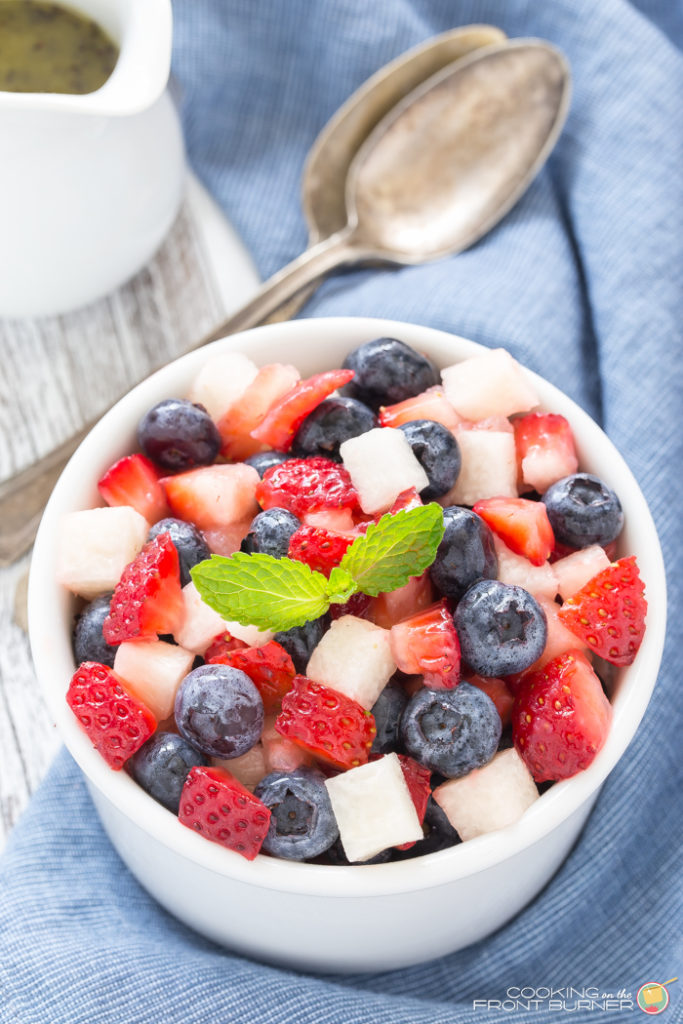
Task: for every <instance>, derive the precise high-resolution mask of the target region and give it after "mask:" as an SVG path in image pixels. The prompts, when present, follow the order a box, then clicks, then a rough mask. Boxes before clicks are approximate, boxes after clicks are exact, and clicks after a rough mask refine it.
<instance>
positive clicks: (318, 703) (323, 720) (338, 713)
mask: <svg viewBox="0 0 683 1024" xmlns="http://www.w3.org/2000/svg"><path fill="white" fill-rule="evenodd" d="M275 728H276V729H277V731H278V732H279V733H280V735H281V736H284V737H285V738H286V739H290V740H294V742H295V743H298V744H299V745H300V746H301V747H303V749H304V750H307V751H308V752H309V753H311V754H312V755H313V756H314V757H315V758H317V759H318V760H319V761H323V762H324V763H326V764H331V765H332V766H333V767H334V768H341V769H342V770H346V769H347V768H356V767H357V766H358V765H360V764H366V763H367V760H368V754H369V752H370V747H371V746H372V741H373V739H374V738H375V734H376V732H377V730H376V729H375V720H374V718H373V717H372V715H371V714H370V712H369V711H366V710H365V708H364V707H361V705H360V704H359V703H358V702H357V701H355V700H352V699H351V698H350V697H347V696H346V695H345V694H343V693H338V692H337V690H332V689H331V688H330V687H329V686H323V685H322V684H321V683H314V682H313V681H312V680H311V679H307V678H306V676H296V678H295V680H294V685H293V686H292V689H291V690H290V691H289V693H286V694H285V696H284V697H283V700H282V711H281V712H280V714H279V715H278V716H277V718H276V720H275Z"/></svg>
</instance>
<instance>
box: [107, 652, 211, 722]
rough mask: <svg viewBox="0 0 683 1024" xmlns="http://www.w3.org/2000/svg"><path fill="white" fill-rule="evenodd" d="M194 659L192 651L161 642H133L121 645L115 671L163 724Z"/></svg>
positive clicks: (171, 709)
mask: <svg viewBox="0 0 683 1024" xmlns="http://www.w3.org/2000/svg"><path fill="white" fill-rule="evenodd" d="M194 657H195V656H194V653H193V652H192V651H188V650H186V649H185V648H184V647H178V646H177V645H176V644H169V643H166V641H164V640H136V641H134V642H130V643H128V642H126V643H122V644H120V646H119V647H118V649H117V651H116V657H115V658H114V672H115V673H116V675H117V676H120V677H121V679H123V680H124V682H126V683H128V684H129V685H130V689H131V690H132V691H133V693H135V695H136V696H137V697H139V698H140V700H141V701H143V702H144V703H145V704H146V705H147V707H148V708H149V709H150V711H151V712H152V714H153V715H154V716H155V718H156V719H157V720H158V721H160V722H162V721H163V720H164V719H165V718H170V716H171V714H172V713H173V705H174V703H175V695H176V691H177V689H178V687H179V686H180V684H181V683H182V681H183V679H184V678H185V676H186V675H187V673H188V672H189V671H190V670H191V668H192V662H193V661H194Z"/></svg>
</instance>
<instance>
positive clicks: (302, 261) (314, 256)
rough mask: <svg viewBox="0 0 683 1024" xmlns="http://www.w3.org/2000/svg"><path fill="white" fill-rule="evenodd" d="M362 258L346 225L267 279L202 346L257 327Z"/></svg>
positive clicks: (351, 231) (201, 343) (215, 329)
mask: <svg viewBox="0 0 683 1024" xmlns="http://www.w3.org/2000/svg"><path fill="white" fill-rule="evenodd" d="M362 259H363V253H362V252H360V251H359V249H358V248H356V247H355V246H354V245H353V230H352V229H351V228H344V229H343V230H342V231H338V232H337V233H336V234H334V235H330V237H329V238H325V239H323V241H322V242H318V243H317V244H316V245H312V246H311V247H310V248H309V249H306V251H305V252H302V253H301V255H300V256H297V257H296V259H294V260H292V261H291V263H288V264H287V265H286V266H285V267H283V268H282V270H278V272H277V273H276V274H273V276H272V277H270V278H268V280H267V281H266V282H265V284H262V285H261V287H260V288H259V290H258V291H257V292H256V294H255V295H254V297H253V298H252V299H250V300H249V302H247V303H246V304H245V305H244V306H241V307H240V309H238V310H237V312H236V313H233V314H232V316H230V317H228V318H227V319H226V320H224V321H223V322H222V323H221V324H219V325H218V326H217V327H215V328H214V330H213V331H212V332H211V334H209V335H208V336H207V337H205V338H202V340H201V342H199V345H206V344H208V343H209V342H210V341H217V340H218V339H219V338H225V337H226V336H227V335H229V334H237V332H238V331H246V330H249V328H250V327H257V326H258V325H259V324H262V323H263V322H264V320H267V319H268V317H270V316H271V314H273V313H274V312H275V311H276V310H278V309H279V308H280V306H282V305H283V304H284V303H285V302H288V301H289V299H291V298H293V297H294V296H295V295H297V294H298V293H299V292H300V291H301V290H302V289H303V288H306V287H307V285H310V284H313V283H314V282H316V283H317V282H319V280H320V278H321V277H324V276H325V275H326V274H329V273H330V271H332V270H334V269H335V268H336V267H340V266H343V265H344V264H349V263H356V262H358V261H360V260H362ZM195 347H196V348H198V347H199V346H198V345H197V346H195Z"/></svg>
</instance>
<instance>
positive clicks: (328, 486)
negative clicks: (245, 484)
mask: <svg viewBox="0 0 683 1024" xmlns="http://www.w3.org/2000/svg"><path fill="white" fill-rule="evenodd" d="M256 500H257V501H258V503H259V505H260V506H261V508H263V509H268V508H286V509H287V510H288V511H289V512H293V513H294V515H295V516H299V518H301V517H302V516H303V515H304V514H305V513H306V512H313V511H319V510H321V509H328V508H355V507H356V506H357V505H358V492H357V491H356V488H355V487H354V486H353V484H352V483H351V477H350V476H349V474H348V473H347V471H346V470H345V469H344V467H343V466H341V465H339V464H338V463H337V462H332V461H331V460H330V459H325V458H323V457H322V456H321V455H316V456H314V457H313V458H311V459H288V460H287V462H283V463H281V464H280V465H279V466H271V467H270V469H267V470H266V472H265V473H264V475H263V479H262V480H261V482H260V483H259V484H258V486H257V487H256Z"/></svg>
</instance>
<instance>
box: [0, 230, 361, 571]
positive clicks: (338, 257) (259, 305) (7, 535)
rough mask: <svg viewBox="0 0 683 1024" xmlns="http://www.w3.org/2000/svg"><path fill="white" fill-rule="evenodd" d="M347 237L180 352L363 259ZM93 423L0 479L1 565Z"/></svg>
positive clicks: (275, 280) (312, 253)
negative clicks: (343, 266) (337, 268)
mask: <svg viewBox="0 0 683 1024" xmlns="http://www.w3.org/2000/svg"><path fill="white" fill-rule="evenodd" d="M350 239H351V232H350V231H348V230H345V231H343V232H339V233H338V234H336V235H332V236H331V237H330V238H328V239H325V241H323V242H319V243H318V244H317V245H314V246H312V247H311V248H310V249H307V250H306V251H305V252H304V253H302V254H301V256H298V257H297V258H296V259H295V260H292V262H291V263H288V264H287V266H286V267H283V269H282V270H280V271H278V273H277V274H274V275H273V277H271V278H270V279H269V280H268V281H266V283H265V284H264V285H262V286H261V288H260V289H259V290H258V292H257V293H256V295H255V296H254V297H253V298H252V299H251V300H250V301H249V302H247V303H246V305H244V306H242V308H241V309H239V310H238V311H237V312H236V313H234V314H233V315H232V316H231V317H229V318H228V319H227V320H224V321H223V322H222V323H221V324H220V325H219V326H218V327H216V328H215V329H214V330H213V331H212V332H211V334H209V335H207V336H206V337H204V338H202V339H201V340H200V341H195V342H194V343H193V344H191V345H189V346H188V347H187V349H186V350H185V351H186V352H191V351H193V350H194V349H196V348H200V347H201V346H202V345H207V344H208V343H209V342H211V341H216V340H217V339H218V338H223V337H226V336H227V335H229V334H236V333H237V332H238V331H245V330H247V329H248V328H249V327H256V326H258V325H259V324H261V323H262V322H263V321H264V320H266V319H267V318H268V317H269V316H270V315H271V314H272V313H274V312H275V310H277V309H278V308H279V307H280V306H282V305H283V304H284V303H285V302H287V301H288V300H289V299H291V298H292V296H294V295H296V294H297V293H298V292H299V291H301V289H303V288H306V286H307V285H310V284H311V283H312V282H317V281H318V280H319V279H320V278H321V277H323V276H324V275H325V274H327V273H329V272H330V271H331V270H333V269H334V268H335V267H338V266H342V265H344V264H347V263H353V262H356V261H357V260H359V259H362V254H360V253H358V252H357V251H356V250H354V249H353V248H352V246H351V245H350V244H349V242H350ZM182 354H183V353H178V355H182ZM104 411H106V410H103V412H104ZM98 418H99V417H98ZM94 422H96V421H93V422H92V423H88V424H86V426H85V427H83V428H82V429H81V430H79V431H78V433H77V434H74V435H73V436H72V437H70V438H67V440H66V441H64V442H63V443H62V444H61V445H60V446H59V447H58V448H55V449H53V450H52V451H50V452H48V453H47V455H44V456H43V457H42V458H41V459H39V460H38V461H37V462H35V463H33V465H31V466H28V468H27V469H24V470H22V471H21V472H19V473H17V474H16V475H15V476H13V477H10V478H9V479H8V480H5V481H3V482H2V483H1V484H0V566H3V565H11V564H12V562H14V561H16V559H17V558H19V557H20V556H21V555H23V554H24V552H25V551H28V549H29V548H30V546H31V544H32V543H33V540H34V538H35V535H36V530H37V529H38V524H39V522H40V517H41V515H42V512H43V509H44V508H45V504H46V502H47V499H48V498H49V497H50V493H51V491H52V488H53V487H54V485H55V483H56V481H57V478H58V476H59V474H60V473H61V471H62V469H63V468H64V466H65V465H66V464H67V462H68V461H69V459H70V458H71V456H72V455H73V453H74V452H75V450H76V448H77V447H78V445H79V444H80V443H81V441H82V440H83V438H84V437H85V435H86V434H87V433H88V431H89V430H90V429H91V428H92V427H93V426H94Z"/></svg>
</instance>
